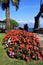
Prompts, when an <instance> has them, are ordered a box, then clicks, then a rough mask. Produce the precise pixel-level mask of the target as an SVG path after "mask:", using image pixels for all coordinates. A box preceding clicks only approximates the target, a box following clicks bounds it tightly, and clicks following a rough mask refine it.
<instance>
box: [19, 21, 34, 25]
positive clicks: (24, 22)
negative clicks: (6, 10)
mask: <svg viewBox="0 0 43 65" xmlns="http://www.w3.org/2000/svg"><path fill="white" fill-rule="evenodd" d="M18 23H22V24H26V23H27V24H29V23H33V24H34V20H29V21H23V20H19V21H18Z"/></svg>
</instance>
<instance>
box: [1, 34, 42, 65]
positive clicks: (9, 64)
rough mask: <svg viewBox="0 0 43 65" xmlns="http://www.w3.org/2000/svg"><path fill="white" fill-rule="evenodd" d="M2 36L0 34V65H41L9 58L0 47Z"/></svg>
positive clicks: (40, 62) (35, 62) (40, 64)
mask: <svg viewBox="0 0 43 65" xmlns="http://www.w3.org/2000/svg"><path fill="white" fill-rule="evenodd" d="M4 35H5V34H4V33H3V34H2V33H0V65H43V61H31V62H29V63H28V62H25V61H24V60H19V59H11V58H9V57H8V56H7V54H6V51H5V50H4V49H3V46H2V40H3V37H4Z"/></svg>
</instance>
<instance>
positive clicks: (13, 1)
mask: <svg viewBox="0 0 43 65" xmlns="http://www.w3.org/2000/svg"><path fill="white" fill-rule="evenodd" d="M19 2H20V0H12V4H13V5H14V6H15V7H16V10H18V8H19Z"/></svg>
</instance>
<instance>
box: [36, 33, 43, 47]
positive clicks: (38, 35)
mask: <svg viewBox="0 0 43 65" xmlns="http://www.w3.org/2000/svg"><path fill="white" fill-rule="evenodd" d="M36 35H37V37H38V38H39V39H40V44H41V46H42V45H43V34H38V33H36Z"/></svg>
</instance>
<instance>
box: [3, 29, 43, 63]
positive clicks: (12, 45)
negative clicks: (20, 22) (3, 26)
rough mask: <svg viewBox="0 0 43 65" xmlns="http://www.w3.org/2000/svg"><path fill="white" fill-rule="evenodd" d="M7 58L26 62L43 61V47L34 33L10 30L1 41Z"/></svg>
mask: <svg viewBox="0 0 43 65" xmlns="http://www.w3.org/2000/svg"><path fill="white" fill-rule="evenodd" d="M3 45H4V48H5V49H6V52H7V54H8V56H9V57H11V58H19V59H24V60H26V61H28V62H29V61H31V59H33V60H39V59H43V47H40V41H39V39H38V38H37V36H36V35H35V34H34V33H31V32H27V31H25V30H11V31H10V32H8V33H7V34H6V35H5V37H4V40H3Z"/></svg>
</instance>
